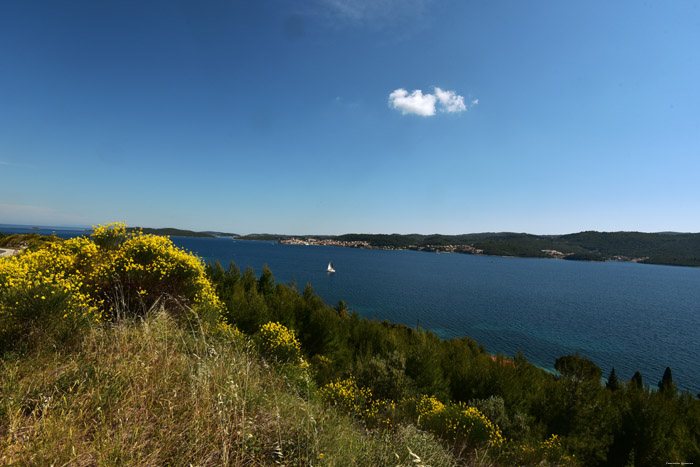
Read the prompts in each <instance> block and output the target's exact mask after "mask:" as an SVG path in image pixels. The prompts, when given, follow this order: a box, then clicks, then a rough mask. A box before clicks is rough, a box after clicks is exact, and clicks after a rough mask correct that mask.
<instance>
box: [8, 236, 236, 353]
mask: <svg viewBox="0 0 700 467" xmlns="http://www.w3.org/2000/svg"><path fill="white" fill-rule="evenodd" d="M162 300H165V301H169V300H170V301H175V302H177V303H178V304H181V305H183V306H185V307H193V308H194V309H195V311H197V312H198V313H199V315H200V317H202V316H205V317H206V318H208V320H209V321H211V323H212V324H215V323H220V322H222V317H221V316H222V315H221V310H222V305H221V303H220V301H219V299H218V298H217V296H216V294H215V292H214V288H213V286H212V284H211V282H210V281H209V280H208V279H207V277H206V274H205V269H204V265H203V263H202V261H201V260H200V259H199V258H197V257H196V256H193V255H192V254H190V253H187V252H185V251H184V250H181V249H179V248H177V247H176V246H175V245H173V243H172V242H171V241H170V239H168V238H166V237H158V236H154V235H143V234H142V233H141V232H139V231H136V232H131V233H129V232H127V231H126V225H125V224H123V223H115V224H108V225H105V226H98V227H95V233H93V234H92V235H91V236H90V238H86V237H79V238H73V239H70V240H66V241H60V242H59V241H56V242H46V243H45V244H44V245H43V246H42V247H41V248H39V249H37V250H33V251H24V252H22V253H21V254H18V255H14V256H11V257H5V258H2V259H0V348H5V347H11V346H13V345H14V344H15V343H17V342H20V341H22V340H25V339H26V338H27V337H28V336H30V335H47V333H48V334H50V335H53V336H55V337H59V340H62V339H64V338H66V337H69V336H70V335H71V334H74V331H75V329H76V327H77V326H80V325H81V323H84V322H87V321H100V320H102V319H103V318H104V317H105V316H109V317H113V316H115V315H116V314H118V313H125V314H134V313H144V312H145V311H146V310H148V309H149V308H151V307H152V306H153V305H154V304H155V303H157V302H158V301H162Z"/></svg>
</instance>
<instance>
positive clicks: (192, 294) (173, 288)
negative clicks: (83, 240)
mask: <svg viewBox="0 0 700 467" xmlns="http://www.w3.org/2000/svg"><path fill="white" fill-rule="evenodd" d="M108 227H109V226H107V227H104V226H100V227H96V228H95V234H93V235H92V238H93V239H96V240H95V241H96V242H97V241H99V242H101V243H102V244H104V245H107V248H109V249H112V250H109V249H108V250H107V251H106V252H103V255H104V261H102V262H101V263H100V264H99V265H98V266H97V267H96V269H95V271H94V272H93V274H92V276H91V279H92V281H93V282H94V284H95V286H96V287H97V290H98V292H99V293H100V294H101V295H102V296H103V297H104V298H105V299H106V300H107V303H108V306H109V307H110V308H111V309H112V310H111V311H112V312H115V311H118V307H119V306H125V307H126V308H127V309H128V310H130V311H131V312H136V310H141V311H145V310H148V309H149V308H150V307H151V306H152V305H153V304H154V303H156V301H158V300H165V301H167V300H177V301H178V302H180V303H182V304H184V305H188V306H193V307H195V308H196V307H200V308H206V309H210V310H215V311H216V312H220V311H221V308H222V305H221V303H220V301H219V299H218V297H217V295H216V293H215V291H214V287H213V286H212V284H211V282H210V281H209V279H208V278H207V276H206V272H205V268H204V264H203V262H202V260H201V259H200V258H198V257H196V256H194V255H192V254H191V253H188V252H186V251H184V250H183V249H181V248H178V247H177V246H175V245H174V244H173V243H172V241H171V240H170V239H169V238H167V237H162V236H158V235H144V234H143V233H142V232H140V231H136V232H132V233H127V232H126V230H125V226H124V225H122V224H120V223H117V224H114V227H113V229H114V231H115V232H116V233H115V234H114V235H112V234H111V233H110V232H111V229H110V228H108ZM104 253H107V254H104Z"/></svg>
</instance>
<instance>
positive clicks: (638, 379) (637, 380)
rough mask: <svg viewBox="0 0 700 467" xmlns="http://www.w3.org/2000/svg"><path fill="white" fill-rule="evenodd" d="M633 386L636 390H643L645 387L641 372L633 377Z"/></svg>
mask: <svg viewBox="0 0 700 467" xmlns="http://www.w3.org/2000/svg"><path fill="white" fill-rule="evenodd" d="M631 383H632V386H634V387H636V388H639V389H641V388H643V387H644V381H643V380H642V374H641V373H640V372H636V373H635V374H634V376H632V381H631Z"/></svg>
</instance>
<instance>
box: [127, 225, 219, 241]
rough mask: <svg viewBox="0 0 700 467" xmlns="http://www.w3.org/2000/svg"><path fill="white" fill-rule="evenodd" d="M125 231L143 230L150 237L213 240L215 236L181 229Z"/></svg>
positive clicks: (140, 228) (143, 228) (137, 228)
mask: <svg viewBox="0 0 700 467" xmlns="http://www.w3.org/2000/svg"><path fill="white" fill-rule="evenodd" d="M127 230H129V231H132V230H143V233H145V234H152V235H167V236H170V237H206V238H214V237H215V235H212V234H210V233H207V232H194V231H192V230H183V229H175V228H173V227H165V228H162V229H152V228H149V227H129V228H128V229H127Z"/></svg>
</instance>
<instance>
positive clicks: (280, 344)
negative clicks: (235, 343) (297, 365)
mask: <svg viewBox="0 0 700 467" xmlns="http://www.w3.org/2000/svg"><path fill="white" fill-rule="evenodd" d="M256 342H257V344H258V347H259V348H260V351H261V352H262V353H264V354H265V355H267V356H268V357H271V358H274V359H275V360H277V361H279V362H302V361H303V360H302V358H301V343H300V342H299V341H298V340H297V338H296V336H295V335H294V331H292V330H291V329H287V328H286V327H285V326H284V325H282V324H280V323H275V322H273V321H270V322H269V323H267V324H263V325H262V327H261V328H260V332H259V333H258V334H257V336H256Z"/></svg>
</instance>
